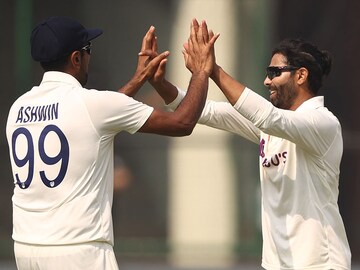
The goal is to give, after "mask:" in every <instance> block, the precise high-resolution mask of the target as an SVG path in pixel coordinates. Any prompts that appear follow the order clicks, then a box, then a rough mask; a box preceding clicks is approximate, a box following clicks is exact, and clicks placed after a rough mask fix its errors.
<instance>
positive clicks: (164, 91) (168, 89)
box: [150, 79, 178, 104]
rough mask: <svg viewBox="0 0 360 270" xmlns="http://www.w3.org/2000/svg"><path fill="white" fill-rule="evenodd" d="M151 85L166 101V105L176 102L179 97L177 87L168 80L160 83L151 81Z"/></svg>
mask: <svg viewBox="0 0 360 270" xmlns="http://www.w3.org/2000/svg"><path fill="white" fill-rule="evenodd" d="M150 83H151V85H152V86H153V87H154V88H155V90H156V92H158V94H159V95H160V96H161V98H162V99H163V100H164V102H165V104H169V103H171V102H173V101H174V100H175V98H176V97H177V95H178V90H177V88H176V86H175V85H173V84H172V83H171V82H169V81H167V80H165V79H164V80H162V81H161V82H159V83H155V82H152V81H150Z"/></svg>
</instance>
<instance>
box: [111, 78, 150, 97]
mask: <svg viewBox="0 0 360 270" xmlns="http://www.w3.org/2000/svg"><path fill="white" fill-rule="evenodd" d="M146 80H147V79H146V77H145V76H144V75H142V74H135V75H134V77H133V78H132V79H131V80H130V81H129V82H128V83H127V84H125V85H124V86H123V87H121V88H120V89H119V90H118V92H120V93H123V94H125V95H127V96H129V97H134V96H135V95H136V94H137V92H138V91H139V90H140V88H141V87H142V86H143V85H144V83H145V82H146Z"/></svg>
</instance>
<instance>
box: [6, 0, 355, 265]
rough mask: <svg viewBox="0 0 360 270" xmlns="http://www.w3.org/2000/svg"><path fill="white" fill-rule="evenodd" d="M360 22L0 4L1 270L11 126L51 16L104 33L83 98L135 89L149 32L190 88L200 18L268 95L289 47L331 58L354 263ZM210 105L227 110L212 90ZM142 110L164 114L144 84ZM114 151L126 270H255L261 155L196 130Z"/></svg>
mask: <svg viewBox="0 0 360 270" xmlns="http://www.w3.org/2000/svg"><path fill="white" fill-rule="evenodd" d="M359 13H360V2H359V1H356V0H343V1H337V0H317V1H311V0H303V1H300V2H299V1H295V0H271V1H270V0H151V1H149V0H118V1H115V0H103V1H101V2H100V1H95V0H87V1H84V0H75V1H73V0H71V1H70V0H62V1H53V0H48V1H45V0H1V1H0V23H1V25H2V26H3V27H2V34H1V35H0V57H1V58H0V59H1V61H2V64H1V66H0V74H1V79H2V80H1V82H2V86H1V91H0V95H1V96H0V102H1V106H0V110H1V113H0V115H1V116H0V121H1V125H0V129H1V137H0V147H1V151H0V155H1V161H2V162H1V163H0V170H1V175H0V177H1V178H0V180H1V181H0V215H1V219H0V261H2V262H3V264H0V268H1V269H14V262H13V261H14V260H13V250H12V240H11V227H12V224H11V196H12V188H13V185H12V182H13V180H12V175H11V171H10V164H9V158H8V147H7V143H6V137H5V124H6V117H7V113H8V109H9V107H10V106H11V104H12V102H13V101H14V100H15V99H16V98H17V97H18V96H19V95H21V94H22V93H24V92H25V91H27V90H28V89H30V88H31V87H32V85H34V84H38V83H39V82H40V80H41V76H42V70H41V68H40V67H39V65H38V64H37V63H35V62H33V61H32V60H31V56H30V44H29V35H30V32H31V29H32V28H33V27H34V26H35V24H36V23H38V22H39V21H41V20H43V19H45V18H46V17H49V16H53V15H66V16H71V17H74V18H77V19H78V20H79V21H81V22H82V23H83V24H84V25H85V26H86V27H99V28H102V29H103V30H104V34H103V35H102V37H101V38H99V39H97V40H96V41H95V42H94V44H93V47H94V49H93V52H94V53H93V55H92V62H91V65H90V78H89V82H88V84H87V87H88V88H96V89H109V90H116V89H118V88H119V87H120V86H121V85H123V84H124V83H126V81H127V80H129V78H130V77H131V76H132V74H133V72H134V71H135V67H136V61H137V53H138V51H139V49H140V45H141V40H142V37H143V35H144V34H145V32H146V31H147V29H148V28H149V26H150V25H154V26H155V27H156V29H157V30H156V31H157V36H158V40H159V51H164V50H170V51H171V55H170V57H169V62H168V71H167V74H168V75H167V76H168V78H169V79H170V80H171V81H173V82H175V83H176V84H177V85H178V86H180V87H183V88H186V86H187V83H188V79H189V72H188V71H187V70H186V68H185V66H184V64H183V60H182V55H181V49H182V44H183V42H184V41H185V40H186V39H187V36H188V31H189V25H190V21H191V19H192V18H194V17H195V18H198V19H199V20H202V19H205V20H206V21H207V22H208V24H209V27H210V28H211V29H213V30H214V32H220V33H221V36H220V39H219V40H218V41H217V43H216V52H217V60H218V62H219V63H220V64H221V65H222V66H224V67H225V68H226V69H227V70H228V71H230V73H231V74H232V75H233V76H234V77H235V78H237V79H239V80H240V81H242V82H244V83H245V84H247V85H248V86H250V87H251V88H252V89H254V90H256V91H258V92H259V93H263V94H265V95H266V91H264V87H263V84H262V83H263V79H264V74H265V72H264V70H265V67H266V66H267V65H268V62H269V60H270V53H271V50H272V48H273V46H274V45H275V44H276V43H277V42H279V41H280V40H281V39H282V38H285V37H302V38H305V39H308V40H310V41H312V42H314V43H316V44H318V45H319V47H320V48H324V49H327V50H329V51H330V52H332V54H333V56H334V63H333V70H332V72H331V74H330V76H329V78H328V79H327V80H326V82H325V85H324V87H323V91H322V93H321V94H323V95H325V102H326V105H327V106H328V107H329V108H330V109H331V110H332V111H333V112H334V113H335V114H336V115H337V116H338V118H339V119H340V122H341V123H342V126H343V135H344V156H343V162H342V168H341V169H342V171H341V179H340V187H339V188H340V198H339V205H340V209H341V213H342V216H343V219H344V222H345V226H346V229H347V234H348V238H349V241H350V245H351V248H352V254H353V263H354V265H356V264H359V263H360V233H359V230H358V229H357V228H359V227H360V216H359V206H360V196H359V195H360V184H359V183H360V181H359V178H360V166H359V160H360V144H359V143H358V141H359V138H360V136H359V135H360V125H359V121H358V120H356V118H357V116H356V115H359V113H360V107H359V106H358V101H359V98H360V92H359V91H358V90H359V79H358V78H357V76H358V74H360V65H359V60H360V50H359V47H360V35H359V33H360V17H359ZM209 97H210V98H213V99H217V100H224V97H223V96H221V95H220V93H219V91H217V89H216V87H214V85H211V86H210V92H209ZM138 99H139V100H141V101H143V102H145V103H147V104H150V105H152V106H155V107H162V106H163V103H162V101H161V99H160V98H159V96H158V95H157V94H156V93H155V92H154V91H153V89H151V86H150V85H148V84H147V85H145V86H144V88H143V89H142V90H141V92H140V93H139V95H138ZM115 147H116V149H115V152H116V162H115V167H116V169H117V170H116V171H117V177H116V179H115V181H116V190H115V194H114V206H113V214H114V233H115V251H116V254H117V258H118V262H119V264H120V266H121V268H122V269H165V267H170V266H171V267H173V268H172V269H174V270H175V269H177V270H179V269H185V268H187V269H200V268H203V269H204V268H206V269H211V268H216V269H249V270H250V269H260V266H259V265H260V261H261V231H260V224H259V220H260V214H259V203H260V196H259V175H258V157H257V152H258V151H257V146H256V145H252V144H251V143H249V142H246V141H244V140H243V139H241V138H239V137H237V136H233V135H231V134H229V133H224V132H220V131H215V130H212V129H210V128H206V127H201V126H198V127H197V128H196V130H195V132H194V134H193V135H192V136H191V137H189V138H179V139H171V138H167V137H161V136H152V135H143V134H136V135H131V136H130V135H129V134H119V135H118V136H117V138H116V144H115ZM166 265H169V266H166ZM166 269H168V268H166Z"/></svg>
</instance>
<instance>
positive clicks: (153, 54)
mask: <svg viewBox="0 0 360 270" xmlns="http://www.w3.org/2000/svg"><path fill="white" fill-rule="evenodd" d="M219 35H220V34H216V35H215V34H214V33H213V31H211V30H210V31H209V30H208V27H207V24H206V22H205V21H202V22H201V24H199V23H198V21H197V20H196V19H193V20H192V22H191V26H190V36H189V38H188V40H187V42H186V43H184V45H183V47H184V48H183V51H182V53H183V56H184V60H185V66H186V67H187V69H188V70H190V72H191V73H198V72H205V73H206V75H207V76H210V75H211V73H212V70H213V67H214V64H215V53H214V44H215V41H216V40H217V39H218V37H219ZM157 49H158V44H157V37H156V35H155V27H153V26H151V27H150V28H149V30H148V32H147V33H146V34H145V36H144V38H143V41H142V46H141V51H140V53H139V59H138V65H137V70H136V73H138V74H139V73H140V74H142V75H143V76H145V77H146V78H147V79H148V80H149V81H150V82H151V83H152V84H157V83H160V82H161V81H162V80H164V78H165V71H166V62H167V56H168V55H169V54H170V53H169V51H165V52H163V53H161V54H159V53H158V52H157Z"/></svg>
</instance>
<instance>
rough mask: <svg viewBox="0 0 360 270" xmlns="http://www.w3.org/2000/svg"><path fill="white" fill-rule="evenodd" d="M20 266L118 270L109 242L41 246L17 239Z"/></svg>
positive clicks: (48, 269) (49, 269) (32, 269)
mask: <svg viewBox="0 0 360 270" xmlns="http://www.w3.org/2000/svg"><path fill="white" fill-rule="evenodd" d="M14 252H15V259H16V265H17V268H18V270H43V269H44V270H64V269H67V270H85V269H86V270H118V269H119V267H118V265H117V262H116V258H115V254H114V251H113V248H112V246H111V245H109V244H107V243H100V242H91V243H84V244H77V245H62V246H39V245H29V244H23V243H19V242H15V243H14Z"/></svg>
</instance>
